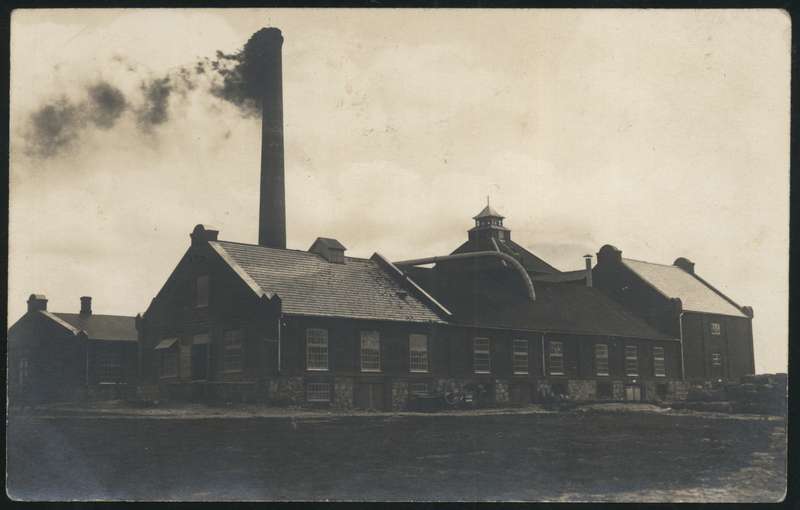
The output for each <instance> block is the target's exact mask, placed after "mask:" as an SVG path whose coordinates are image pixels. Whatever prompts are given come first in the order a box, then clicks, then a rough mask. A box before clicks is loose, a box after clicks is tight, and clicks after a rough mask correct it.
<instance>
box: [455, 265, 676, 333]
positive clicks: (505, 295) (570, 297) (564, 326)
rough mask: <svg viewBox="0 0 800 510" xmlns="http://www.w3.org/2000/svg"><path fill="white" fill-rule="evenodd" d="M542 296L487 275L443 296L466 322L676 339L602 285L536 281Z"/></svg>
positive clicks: (555, 330) (467, 323) (538, 329)
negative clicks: (511, 287)
mask: <svg viewBox="0 0 800 510" xmlns="http://www.w3.org/2000/svg"><path fill="white" fill-rule="evenodd" d="M534 285H535V288H536V300H535V301H530V300H528V299H526V298H525V297H524V296H523V295H521V294H519V293H514V292H509V285H508V283H507V282H503V281H502V280H501V279H498V278H496V276H487V277H486V278H481V279H479V280H476V281H473V282H471V284H470V285H468V286H461V287H458V288H454V289H451V290H452V292H450V296H449V299H446V298H443V300H444V302H445V303H446V305H447V306H449V307H450V309H451V310H453V311H454V313H455V317H456V319H455V320H456V321H457V322H459V323H461V324H466V325H472V326H483V327H497V328H504V329H518V330H533V331H543V332H548V331H549V332H560V333H572V334H583V335H593V336H598V335H599V336H618V337H627V338H643V339H655V340H674V338H672V337H670V336H667V335H664V334H663V333H661V332H659V331H657V330H656V329H654V328H653V327H651V326H650V325H648V324H647V323H646V322H644V321H643V320H641V319H639V318H638V317H636V316H634V315H633V314H631V313H630V312H628V311H627V310H626V309H625V308H623V307H622V306H621V305H619V304H618V303H616V302H615V301H614V300H612V299H611V298H609V297H607V296H606V295H605V294H603V293H602V292H601V291H599V290H598V289H596V288H592V287H586V286H585V285H575V284H574V283H555V282H536V283H535V284H534Z"/></svg>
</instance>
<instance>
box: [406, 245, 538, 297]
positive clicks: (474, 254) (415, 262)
mask: <svg viewBox="0 0 800 510" xmlns="http://www.w3.org/2000/svg"><path fill="white" fill-rule="evenodd" d="M478 257H496V258H499V259H501V260H503V261H505V262H508V263H509V264H511V266H512V267H513V268H514V269H515V270H516V271H517V273H519V275H520V277H521V278H522V281H523V283H524V284H525V287H526V289H527V292H528V298H530V300H531V301H536V293H535V292H534V290H533V282H532V281H531V277H530V275H529V274H528V272H527V271H526V270H525V268H524V267H523V266H522V264H520V263H519V261H518V260H517V259H515V258H514V257H512V256H511V255H507V254H505V253H501V252H496V251H475V252H469V253H458V254H456V255H443V256H439V257H426V258H422V259H411V260H402V261H400V262H394V265H395V266H418V265H422V264H433V263H437V262H443V261H446V260H461V259H472V258H478Z"/></svg>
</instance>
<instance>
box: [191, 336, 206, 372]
mask: <svg viewBox="0 0 800 510" xmlns="http://www.w3.org/2000/svg"><path fill="white" fill-rule="evenodd" d="M206 379H208V344H194V345H192V380H193V381H205V380H206Z"/></svg>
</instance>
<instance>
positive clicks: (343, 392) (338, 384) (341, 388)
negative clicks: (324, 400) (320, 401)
mask: <svg viewBox="0 0 800 510" xmlns="http://www.w3.org/2000/svg"><path fill="white" fill-rule="evenodd" d="M333 405H334V407H337V408H339V409H352V408H353V378H352V377H337V378H336V379H335V380H334V382H333Z"/></svg>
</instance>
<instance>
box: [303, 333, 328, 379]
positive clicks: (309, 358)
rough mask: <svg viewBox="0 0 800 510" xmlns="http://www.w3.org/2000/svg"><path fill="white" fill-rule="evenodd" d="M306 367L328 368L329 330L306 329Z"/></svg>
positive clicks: (311, 368) (313, 368)
mask: <svg viewBox="0 0 800 510" xmlns="http://www.w3.org/2000/svg"><path fill="white" fill-rule="evenodd" d="M306 369H307V370H328V330H326V329H315V328H311V329H307V330H306Z"/></svg>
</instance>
